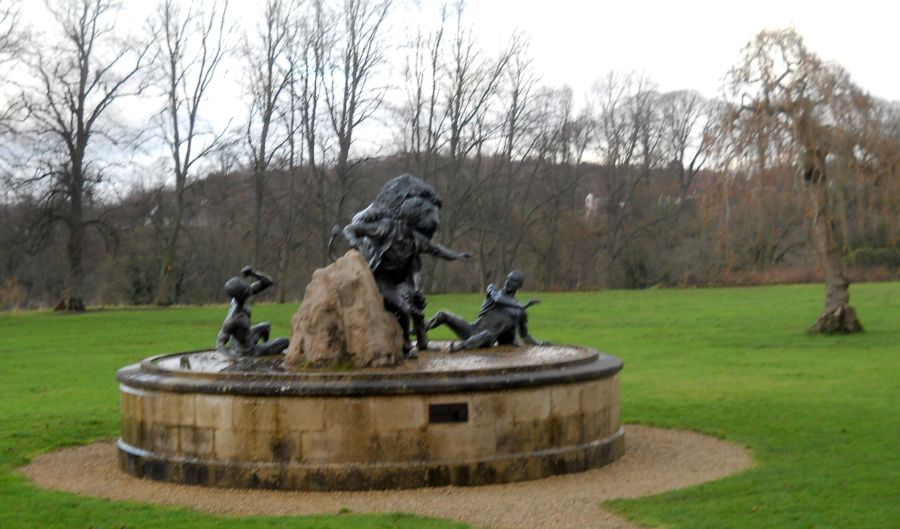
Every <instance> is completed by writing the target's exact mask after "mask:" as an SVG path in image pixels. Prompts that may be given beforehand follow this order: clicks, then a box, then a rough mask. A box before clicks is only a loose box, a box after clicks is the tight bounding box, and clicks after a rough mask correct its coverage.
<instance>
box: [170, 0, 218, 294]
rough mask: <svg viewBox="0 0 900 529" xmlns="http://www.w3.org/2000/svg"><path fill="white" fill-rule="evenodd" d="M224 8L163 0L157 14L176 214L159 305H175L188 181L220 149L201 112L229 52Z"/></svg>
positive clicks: (216, 136)
mask: <svg viewBox="0 0 900 529" xmlns="http://www.w3.org/2000/svg"><path fill="white" fill-rule="evenodd" d="M227 10H228V3H227V1H226V2H225V3H224V4H223V5H222V6H221V8H220V7H219V6H218V5H217V4H216V3H213V4H212V5H211V6H210V7H209V9H208V11H204V10H203V8H202V6H200V7H197V6H195V5H193V4H192V5H190V6H188V9H187V11H186V12H184V13H182V11H181V9H180V8H179V6H178V5H177V3H176V1H175V0H165V1H163V2H162V3H161V4H160V5H159V8H158V11H157V17H158V20H157V21H156V22H157V24H158V25H159V28H158V29H157V30H156V31H158V34H159V36H158V40H157V46H158V48H159V55H158V57H159V59H160V60H159V62H158V68H159V70H160V73H161V74H162V75H161V76H160V82H161V83H162V85H163V86H164V87H165V91H166V108H165V110H163V111H162V112H161V113H160V118H161V121H162V130H163V135H164V141H165V143H166V145H167V146H168V149H169V152H170V154H171V156H172V162H173V172H174V177H175V196H174V198H175V211H174V216H173V219H172V222H171V225H170V226H169V233H168V235H167V237H166V243H165V244H166V246H165V255H164V258H163V259H164V260H163V265H162V270H161V272H160V277H159V284H158V287H157V290H156V296H155V299H154V302H155V303H156V304H157V305H170V304H172V303H174V302H175V298H176V293H175V268H176V265H177V257H178V255H177V253H178V242H179V238H180V235H181V231H182V229H183V224H184V216H185V210H186V208H187V203H186V196H185V193H186V191H187V190H188V187H189V185H190V181H189V179H190V178H191V177H192V176H193V174H194V173H195V166H196V165H197V164H198V163H199V162H201V161H202V160H203V159H204V158H205V157H206V156H207V155H209V154H210V153H211V152H213V151H214V150H215V149H216V148H218V146H219V144H220V140H221V139H222V135H223V134H224V132H219V133H214V132H211V131H209V130H206V128H204V127H203V124H202V122H201V118H200V113H199V111H200V105H201V104H202V102H203V101H204V100H205V99H206V97H207V96H208V90H209V87H210V85H211V84H212V82H213V79H214V78H215V74H216V70H217V68H218V66H219V64H220V63H221V61H222V58H223V57H225V54H226V52H227V50H228V43H227V42H226V35H227V33H228V32H229V28H228V27H226V23H225V20H226V13H227Z"/></svg>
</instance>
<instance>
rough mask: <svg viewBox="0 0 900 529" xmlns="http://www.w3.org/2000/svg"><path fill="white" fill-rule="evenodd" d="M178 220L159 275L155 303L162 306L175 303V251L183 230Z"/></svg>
mask: <svg viewBox="0 0 900 529" xmlns="http://www.w3.org/2000/svg"><path fill="white" fill-rule="evenodd" d="M178 217H179V218H178V220H177V221H176V225H175V228H174V231H173V232H172V235H171V237H170V239H169V244H168V245H167V246H166V257H165V262H164V263H163V267H162V272H160V275H159V285H158V286H157V288H156V298H155V299H154V300H153V303H154V304H156V305H160V306H168V305H171V304H173V303H175V252H176V250H177V248H178V235H179V232H180V231H181V229H180V228H181V226H180V224H181V222H180V217H181V215H178Z"/></svg>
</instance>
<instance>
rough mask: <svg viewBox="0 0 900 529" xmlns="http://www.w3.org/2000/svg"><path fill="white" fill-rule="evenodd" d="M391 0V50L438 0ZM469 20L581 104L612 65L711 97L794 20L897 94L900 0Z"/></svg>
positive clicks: (248, 26)
mask: <svg viewBox="0 0 900 529" xmlns="http://www.w3.org/2000/svg"><path fill="white" fill-rule="evenodd" d="M220 1H221V0H220ZM185 2H186V3H187V0H185ZM394 2H395V9H394V13H393V16H392V19H391V31H392V32H394V33H395V34H394V35H391V36H389V37H388V38H387V40H389V41H391V42H392V43H393V44H394V45H399V44H400V43H401V41H402V40H403V38H404V36H407V37H408V36H411V35H412V34H414V32H415V30H416V28H417V26H419V25H420V24H427V23H428V21H426V20H424V17H422V16H421V15H418V16H417V13H426V14H428V15H429V18H430V20H431V21H432V22H433V21H434V20H435V18H436V16H437V15H436V14H437V12H438V11H439V7H440V5H441V3H442V2H441V1H440V0H394ZM122 3H123V6H124V9H123V10H122V12H121V13H120V14H119V19H118V21H117V24H116V25H117V27H118V28H119V29H120V30H125V31H129V32H135V31H138V30H140V29H142V28H145V27H146V20H147V17H148V14H149V13H150V11H151V10H152V9H153V7H154V6H155V5H156V4H157V2H156V1H154V0H123V2H122ZM263 3H264V0H231V1H230V6H229V11H230V13H231V18H232V19H233V20H235V21H237V25H238V29H237V32H243V31H252V30H253V28H254V25H256V24H258V21H259V17H260V11H261V7H260V6H261V5H263ZM21 5H22V7H23V10H24V13H23V14H24V15H25V19H26V20H27V21H28V22H30V23H31V24H32V25H33V26H37V27H40V26H42V25H44V24H48V22H49V21H47V16H46V12H45V10H44V8H43V2H40V1H37V0H34V1H28V2H22V3H21ZM466 18H467V19H468V21H469V23H470V24H471V25H472V26H473V29H474V31H475V34H476V36H477V37H478V39H479V41H480V43H481V45H482V46H483V47H484V48H485V49H487V50H488V51H492V52H496V51H499V50H500V49H501V48H502V47H504V46H505V45H506V44H507V43H508V42H509V38H510V36H511V35H512V34H513V33H514V32H517V31H518V32H521V33H523V34H525V35H527V36H528V37H529V39H530V52H531V55H532V56H533V59H534V66H535V69H536V70H537V72H539V74H540V75H541V77H542V79H543V82H544V83H545V84H548V85H552V86H561V85H564V84H567V85H569V86H571V87H572V88H573V90H574V94H575V97H576V100H584V98H585V94H586V93H587V91H588V90H589V89H590V87H591V84H592V83H593V82H594V81H596V80H597V79H599V78H600V77H602V76H604V75H605V74H607V73H608V72H610V71H612V70H615V71H623V72H630V71H635V72H638V73H641V74H643V75H644V76H646V77H647V78H649V79H650V80H652V81H653V82H655V83H656V85H657V87H658V88H659V89H660V90H661V91H670V90H679V89H694V90H698V91H699V92H700V93H702V94H703V95H705V96H707V97H716V96H718V95H719V94H720V87H721V82H722V79H723V77H724V76H725V74H726V73H727V71H728V69H729V68H730V67H731V66H732V65H734V64H735V63H736V62H737V61H738V59H739V58H740V53H741V49H742V48H743V47H744V46H745V45H746V44H747V43H748V42H749V41H750V40H751V39H752V38H753V37H754V36H755V35H756V34H757V33H758V32H759V31H761V30H763V29H774V28H784V27H788V26H791V27H794V28H796V29H797V30H798V31H799V33H800V34H801V35H803V37H804V38H805V39H806V42H807V45H808V47H809V48H810V49H812V50H813V51H814V52H816V53H817V54H818V55H819V56H820V57H822V58H823V59H825V60H828V61H833V62H837V63H838V64H840V65H842V66H843V67H844V68H845V69H847V70H848V71H849V72H850V74H851V76H852V78H853V79H854V81H855V82H856V83H857V84H858V85H859V86H861V87H862V88H864V89H866V90H868V91H869V92H870V93H871V94H873V95H875V96H877V97H880V98H884V99H888V100H895V101H900V67H898V64H900V61H898V54H900V28H898V27H897V26H898V24H900V6H898V4H897V3H896V2H890V1H885V0H882V1H881V2H876V1H874V0H845V1H833V0H825V1H807V0H753V1H750V2H733V1H727V0H719V1H713V0H673V1H663V0H652V1H651V0H631V1H629V0H617V1H601V0H470V1H469V2H468V7H467V15H466ZM46 27H47V28H48V29H49V28H50V27H51V26H49V25H48V26H46ZM51 31H52V30H51ZM391 55H392V56H393V57H394V63H395V64H394V66H393V70H392V71H391V72H385V73H387V74H388V75H389V76H390V77H391V78H390V79H389V81H388V82H389V83H391V84H394V85H399V84H401V83H402V78H401V77H400V71H401V68H402V62H403V54H402V51H400V50H394V51H392V52H391ZM241 67H242V64H241V63H240V61H232V62H231V63H230V64H229V65H228V66H227V69H226V70H224V71H222V72H221V76H220V78H219V79H217V81H216V83H215V85H214V87H213V89H214V90H215V93H214V94H211V97H210V98H209V100H208V101H207V102H206V103H207V104H206V105H204V107H203V108H202V109H201V112H202V113H203V114H205V116H206V117H207V118H208V119H209V120H210V121H211V122H213V123H214V125H217V126H218V125H221V126H224V124H225V123H227V121H228V119H233V120H234V121H233V122H232V124H237V123H238V122H240V121H241V120H243V119H245V117H246V110H244V108H245V105H246V104H245V102H244V100H243V86H242V79H243V75H242V72H241ZM376 136H377V135H376ZM361 139H362V138H361ZM365 143H366V141H365V140H364V139H363V141H362V142H361V144H359V145H357V147H358V148H362V149H363V150H367V149H366V145H364V144H365ZM382 146H383V145H382ZM370 147H376V143H375V142H372V143H371V144H370Z"/></svg>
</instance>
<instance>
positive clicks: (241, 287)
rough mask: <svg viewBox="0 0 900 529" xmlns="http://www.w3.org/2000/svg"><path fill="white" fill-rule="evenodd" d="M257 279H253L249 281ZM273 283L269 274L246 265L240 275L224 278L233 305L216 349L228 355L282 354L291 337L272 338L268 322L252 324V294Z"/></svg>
mask: <svg viewBox="0 0 900 529" xmlns="http://www.w3.org/2000/svg"><path fill="white" fill-rule="evenodd" d="M249 279H254V280H255V281H253V282H252V283H251V282H250V281H248V280H249ZM273 284H274V283H273V282H272V278H270V277H269V276H267V275H265V274H263V273H260V272H256V271H254V270H253V268H251V267H249V266H245V267H244V268H243V270H241V276H240V277H232V278H231V279H229V280H228V281H226V282H225V293H226V294H228V296H229V297H230V298H231V306H230V307H229V309H228V315H227V316H226V317H225V322H224V323H222V330H221V331H220V332H219V337H218V339H217V340H216V351H218V352H219V353H220V354H221V355H223V356H225V357H226V358H228V359H231V360H235V359H238V358H243V357H250V356H266V355H273V354H279V353H282V352H284V350H285V349H287V346H288V343H289V340H288V339H287V338H278V339H277V340H273V341H271V342H270V341H269V331H270V329H271V325H270V324H269V322H263V323H259V324H256V325H253V326H251V325H250V314H251V312H252V307H251V306H250V303H249V299H250V296H253V295H255V294H258V293H260V292H262V291H263V290H265V289H267V288H269V287H270V286H272V285H273ZM229 341H230V342H231V343H230V345H229Z"/></svg>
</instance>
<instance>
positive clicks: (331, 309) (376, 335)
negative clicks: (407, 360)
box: [285, 250, 403, 367]
mask: <svg viewBox="0 0 900 529" xmlns="http://www.w3.org/2000/svg"><path fill="white" fill-rule="evenodd" d="M291 327H292V329H291V345H290V348H289V349H288V353H287V357H286V358H285V365H286V366H288V367H296V366H298V365H300V364H301V363H304V364H307V365H310V366H313V367H334V366H337V365H342V364H349V365H352V366H354V367H382V366H392V365H396V364H398V363H399V362H401V361H402V356H401V352H402V350H403V332H402V330H401V329H400V326H399V325H398V324H397V321H396V320H395V319H394V318H393V317H392V316H391V314H390V313H389V312H387V311H386V310H385V309H384V303H383V301H382V298H381V294H380V293H379V292H378V287H377V285H376V284H375V280H374V278H373V276H372V272H370V271H369V267H368V265H367V263H366V260H365V259H364V258H363V257H362V255H361V254H360V253H359V252H358V251H356V250H350V251H348V252H347V253H346V255H344V256H343V257H341V258H340V259H338V260H337V261H335V262H334V263H332V264H331V265H329V266H327V267H325V268H320V269H318V270H316V271H315V273H313V277H312V281H310V283H309V285H307V287H306V293H305V294H304V296H303V303H302V305H300V309H299V310H298V311H297V313H296V314H294V318H293V321H292V323H291Z"/></svg>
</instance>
